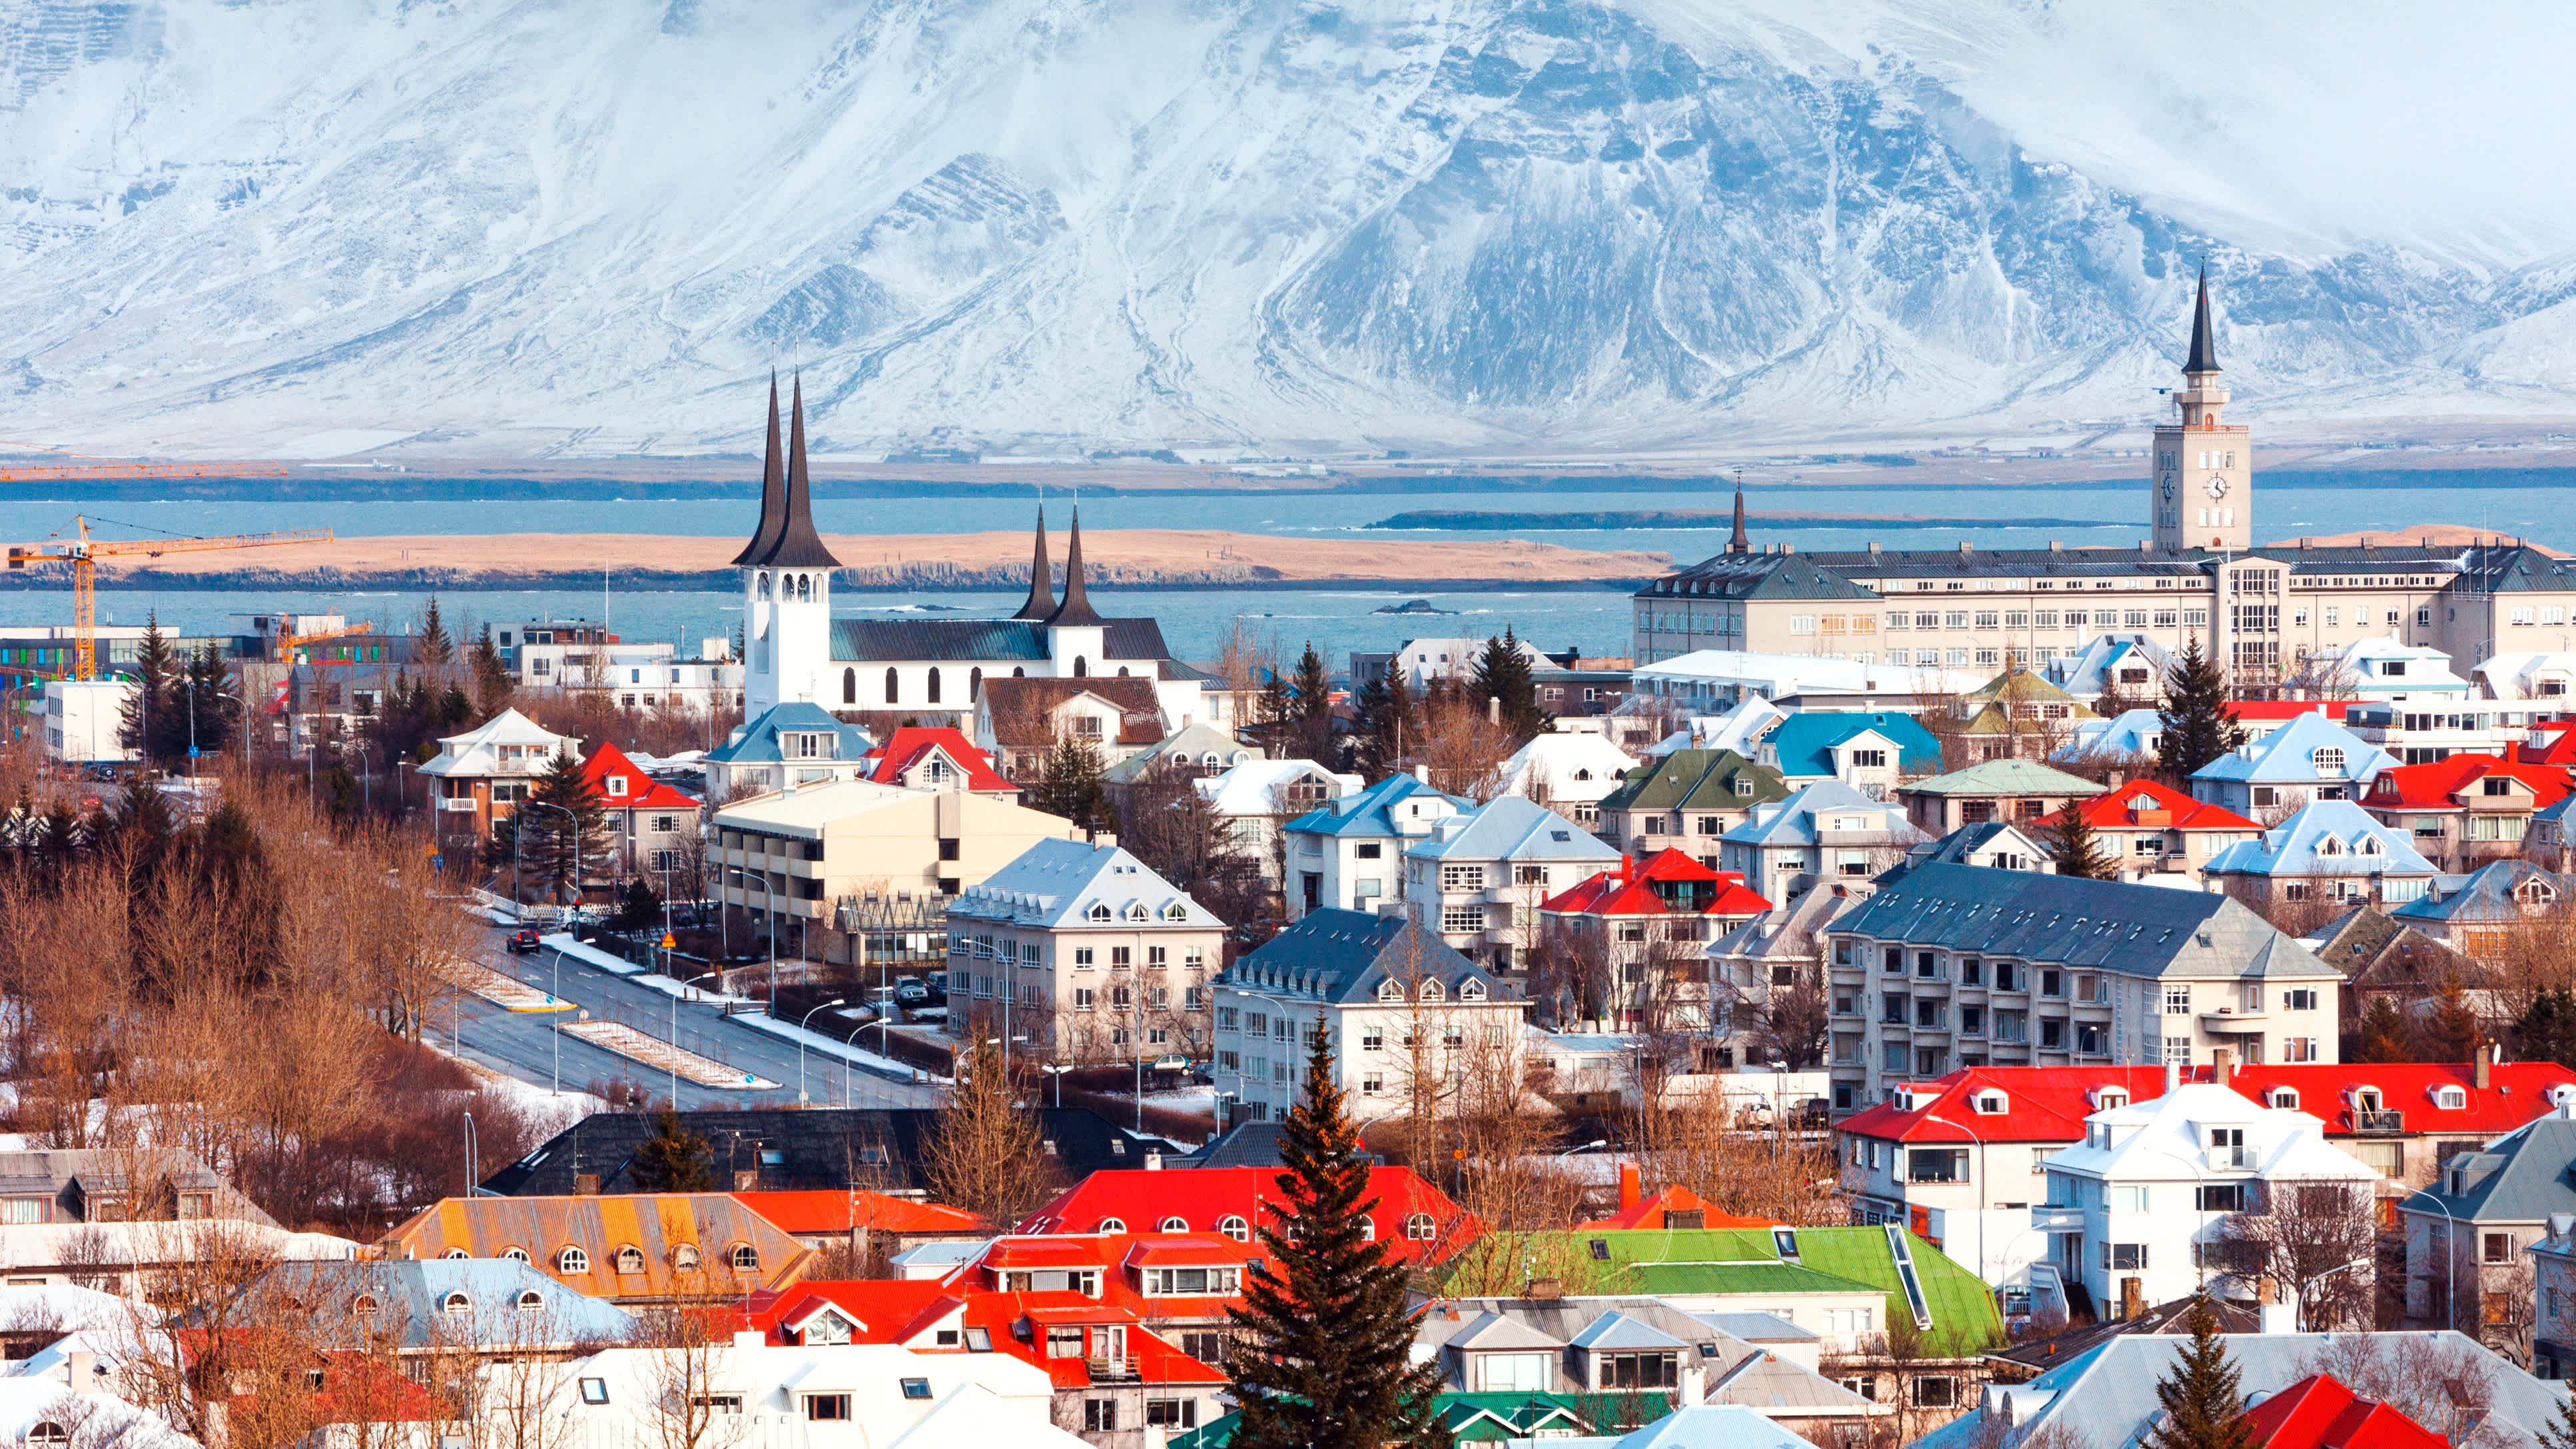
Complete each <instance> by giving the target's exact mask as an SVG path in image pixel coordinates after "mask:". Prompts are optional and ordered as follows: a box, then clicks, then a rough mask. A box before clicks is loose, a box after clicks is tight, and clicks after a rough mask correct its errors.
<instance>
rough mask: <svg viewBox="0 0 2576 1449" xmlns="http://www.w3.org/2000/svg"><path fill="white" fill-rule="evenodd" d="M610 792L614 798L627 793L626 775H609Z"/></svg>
mask: <svg viewBox="0 0 2576 1449" xmlns="http://www.w3.org/2000/svg"><path fill="white" fill-rule="evenodd" d="M608 793H609V796H610V797H611V798H612V799H613V798H615V797H617V796H621V795H624V794H625V793H626V777H625V776H624V775H611V776H609V777H608Z"/></svg>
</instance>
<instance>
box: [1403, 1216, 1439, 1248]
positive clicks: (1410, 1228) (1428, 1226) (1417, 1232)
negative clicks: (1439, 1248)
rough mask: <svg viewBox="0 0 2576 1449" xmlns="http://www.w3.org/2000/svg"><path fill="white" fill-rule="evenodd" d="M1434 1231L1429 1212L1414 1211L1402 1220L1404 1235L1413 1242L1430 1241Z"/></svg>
mask: <svg viewBox="0 0 2576 1449" xmlns="http://www.w3.org/2000/svg"><path fill="white" fill-rule="evenodd" d="M1435 1231H1436V1229H1435V1227H1434V1225H1433V1223H1432V1221H1431V1214H1429V1213H1415V1214H1413V1215H1412V1216H1410V1217H1408V1218H1406V1219H1405V1220H1404V1236H1405V1237H1406V1238H1407V1239H1409V1240H1411V1241H1413V1242H1417V1243H1427V1242H1430V1241H1431V1239H1432V1235H1433V1234H1434V1232H1435Z"/></svg>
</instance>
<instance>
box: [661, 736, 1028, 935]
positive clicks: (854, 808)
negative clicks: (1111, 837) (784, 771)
mask: <svg viewBox="0 0 2576 1449" xmlns="http://www.w3.org/2000/svg"><path fill="white" fill-rule="evenodd" d="M1077 838H1079V832H1078V831H1076V830H1075V828H1074V826H1073V822H1071V821H1069V820H1065V819H1062V818H1060V817H1058V816H1054V815H1048V814H1044V813H1042V812H1040V811H1036V810H1031V809H1028V808H1027V807H1025V806H1020V805H1012V804H1008V803H1005V802H1003V801H1000V800H996V799H993V798H992V797H990V796H987V795H977V794H971V793H968V792H966V791H962V790H907V789H904V788H902V787H900V786H895V785H878V784H873V783H871V782H869V781H866V780H835V781H831V782H829V783H827V784H821V785H807V786H802V787H799V788H797V789H792V790H786V791H781V792H774V793H771V794H767V795H755V796H753V797H751V798H750V799H748V800H740V801H736V802H735V803H733V804H731V805H728V806H726V807H724V808H723V809H721V810H718V811H717V812H715V815H714V817H713V818H712V819H710V820H709V821H708V822H707V886H708V888H709V889H710V890H711V891H712V892H713V893H714V895H715V898H716V900H717V901H718V902H720V903H721V904H722V905H723V906H724V907H725V909H726V910H727V911H728V912H735V913H739V915H738V919H742V920H744V921H745V922H746V923H747V924H749V925H751V926H752V927H754V928H755V929H768V928H770V927H772V926H773V924H774V926H775V929H776V930H777V931H778V932H779V942H780V945H781V947H782V948H801V949H802V950H803V952H804V954H806V955H807V956H809V957H813V958H816V959H820V960H826V961H847V960H849V959H851V957H850V943H849V942H848V941H847V940H845V939H843V938H842V937H841V936H840V934H839V933H838V932H837V931H835V930H834V929H833V925H834V922H835V920H836V919H838V917H837V915H836V911H837V908H838V907H839V906H840V905H841V904H842V903H843V902H845V901H846V902H851V903H855V902H857V901H859V900H860V899H861V898H863V897H865V896H868V895H871V894H873V895H874V896H876V897H877V898H879V899H884V898H886V897H889V896H898V895H906V894H909V895H913V896H954V895H956V894H957V893H958V892H960V891H962V890H964V889H965V888H966V887H968V886H971V885H976V884H979V883H981V882H982V881H984V880H985V879H986V878H988V877H990V876H991V875H992V874H993V873H994V872H995V871H997V870H1000V869H1001V868H1002V867H1004V866H1006V865H1008V864H1010V863H1011V862H1012V861H1014V860H1017V859H1018V858H1019V857H1020V856H1022V855H1024V854H1026V853H1027V852H1028V849H1029V847H1031V846H1033V845H1035V844H1037V843H1038V842H1039V841H1041V840H1073V839H1077Z"/></svg>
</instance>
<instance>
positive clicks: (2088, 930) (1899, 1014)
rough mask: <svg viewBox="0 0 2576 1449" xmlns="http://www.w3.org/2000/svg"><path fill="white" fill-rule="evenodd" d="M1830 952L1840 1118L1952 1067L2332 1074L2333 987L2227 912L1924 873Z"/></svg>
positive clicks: (2159, 898)
mask: <svg viewBox="0 0 2576 1449" xmlns="http://www.w3.org/2000/svg"><path fill="white" fill-rule="evenodd" d="M1826 936H1827V938H1828V940H1829V941H1830V943H1831V953H1832V955H1831V962H1832V982H1833V988H1834V1006H1835V1011H1834V1014H1833V1016H1832V1017H1831V1018H1830V1019H1829V1030H1830V1034H1831V1038H1832V1043H1833V1046H1832V1070H1833V1074H1834V1105H1835V1108H1836V1110H1837V1111H1845V1112H1848V1111H1853V1110H1856V1109H1858V1108H1860V1107H1863V1106H1866V1105H1868V1104H1870V1103H1873V1102H1878V1101H1881V1100H1884V1099H1885V1097H1886V1095H1887V1094H1888V1093H1889V1092H1890V1091H1893V1090H1894V1089H1895V1088H1896V1087H1897V1086H1898V1085H1899V1084H1901V1083H1904V1082H1908V1081H1915V1080H1920V1079H1923V1078H1928V1077H1937V1076H1940V1075H1942V1074H1943V1073H1945V1072H1948V1071H1950V1070H1951V1069H1952V1068H1953V1067H1961V1066H1984V1065H1988V1064H1996V1065H2033V1066H2054V1065H2074V1064H2076V1063H2079V1062H2088V1061H2089V1062H2099V1063H2104V1064H2114V1065H2116V1064H2131V1063H2133V1064H2140V1065H2144V1064H2149V1063H2161V1064H2169V1065H2173V1066H2178V1067H2181V1066H2190V1065H2192V1064H2194V1063H2195V1062H2208V1061H2210V1060H2211V1059H2212V1056H2211V1054H2212V1053H2213V1052H2216V1051H2218V1050H2220V1049H2222V1048H2224V1049H2227V1050H2229V1051H2230V1053H2231V1057H2232V1059H2233V1060H2236V1061H2242V1062H2249V1063H2261V1062H2330V1061H2333V1060H2335V1054H2336V1041H2337V1038H2336V1015H2335V1013H2336V1010H2337V1006H2338V1002H2337V999H2336V997H2337V993H2338V991H2339V990H2340V988H2341V985H2342V981H2343V977H2342V975H2341V973H2339V972H2337V971H2336V970H2335V969H2334V968H2333V967H2331V966H2328V965H2327V964H2325V963H2324V962H2322V961H2319V960H2318V959H2317V958H2316V957H2315V956H2313V955H2310V954H2309V953H2308V951H2307V949H2306V948H2305V947H2303V946H2301V945H2300V944H2299V943H2298V942H2296V941H2294V940H2292V939H2291V938H2289V937H2288V936H2285V935H2283V934H2281V932H2279V931H2277V930H2275V929H2273V927H2272V926H2271V925H2270V924H2269V923H2268V922H2266V921H2264V919H2263V918H2262V917H2260V916H2258V915H2256V914H2254V913H2253V912H2252V911H2251V910H2248V909H2247V908H2246V907H2244V906H2243V905H2241V904H2239V903H2238V902H2236V901H2233V900H2231V899H2229V898H2227V897H2225V896H2221V895H2214V894H2210V893H2208V892H2203V891H2180V890H2170V889H2166V888H2164V887H2161V886H2147V885H2131V884H2127V883H2125V882H2120V881H2095V880H2080V879H2076V878H2074V877H2071V876H2061V875H2047V874H2040V873H2036V872H2025V871H2010V870H1984V869H1979V868H1977V867H1975V866H1964V865H1949V864H1933V865H1924V866H1917V867H1915V868H1914V869H1912V870H1909V871H1907V872H1906V873H1905V874H1904V875H1903V876H1901V877H1898V878H1897V879H1895V880H1894V881H1893V882H1891V883H1890V884H1888V885H1887V886H1886V887H1884V888H1883V889H1881V890H1879V891H1878V892H1877V893H1876V894H1875V895H1872V896H1870V897H1868V898H1867V899H1865V900H1863V901H1861V902H1860V903H1859V904H1858V905H1856V906H1854V907H1852V908H1851V909H1850V910H1848V911H1846V912H1844V913H1843V914H1842V915H1840V916H1838V917H1836V918H1835V919H1834V921H1833V923H1832V924H1831V925H1830V926H1828V927H1826Z"/></svg>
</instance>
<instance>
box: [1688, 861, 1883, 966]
mask: <svg viewBox="0 0 2576 1449" xmlns="http://www.w3.org/2000/svg"><path fill="white" fill-rule="evenodd" d="M1852 900H1853V897H1852V896H1851V894H1850V891H1849V887H1847V886H1845V885H1844V884H1843V883H1842V882H1840V881H1831V882H1827V883H1826V884H1824V885H1822V886H1820V887H1818V888H1817V889H1815V890H1811V891H1808V892H1806V893H1804V894H1803V895H1800V896H1799V897H1798V898H1797V899H1796V900H1794V901H1791V902H1790V903H1789V904H1788V905H1786V906H1775V907H1773V908H1772V909H1770V910H1768V911H1765V912H1763V913H1762V914H1761V915H1758V916H1755V917H1754V918H1753V919H1752V920H1749V921H1747V922H1745V923H1744V924H1743V925H1740V926H1738V927H1736V928H1735V929H1734V930H1732V931H1729V932H1727V933H1726V934H1725V935H1723V936H1720V937H1718V938H1717V939H1716V940H1714V941H1712V942H1710V943H1709V947H1708V954H1709V956H1710V957H1711V958H1713V959H1715V960H1719V961H1737V960H1742V961H1768V960H1771V959H1773V958H1775V957H1777V958H1797V957H1805V958H1809V959H1814V958H1816V957H1817V956H1818V954H1819V953H1818V951H1817V948H1816V936H1815V933H1816V932H1818V931H1821V930H1824V929H1826V928H1827V927H1829V926H1830V925H1831V924H1832V923H1833V919H1834V917H1835V915H1836V914H1837V913H1839V912H1840V911H1841V910H1842V909H1843V908H1844V907H1845V906H1848V905H1850V904H1851V903H1852Z"/></svg>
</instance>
